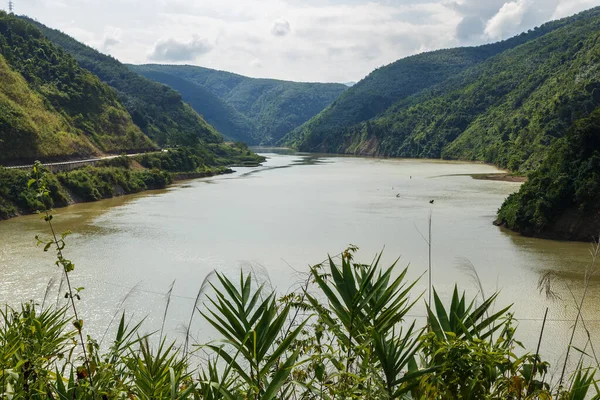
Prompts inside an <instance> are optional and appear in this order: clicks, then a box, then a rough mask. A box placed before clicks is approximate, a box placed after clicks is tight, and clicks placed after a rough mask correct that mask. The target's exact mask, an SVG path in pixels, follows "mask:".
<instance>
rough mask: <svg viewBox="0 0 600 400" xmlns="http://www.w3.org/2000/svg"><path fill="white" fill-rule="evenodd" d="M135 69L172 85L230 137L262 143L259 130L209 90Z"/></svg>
mask: <svg viewBox="0 0 600 400" xmlns="http://www.w3.org/2000/svg"><path fill="white" fill-rule="evenodd" d="M132 69H133V70H134V71H135V72H137V73H138V74H140V75H142V76H145V77H146V78H148V79H152V80H153V81H156V82H160V83H162V84H164V85H167V86H170V87H171V88H173V89H175V90H176V91H178V92H179V93H181V96H182V98H183V100H184V101H185V102H186V103H188V104H189V105H190V106H192V108H193V109H194V110H195V111H196V112H197V113H198V114H200V115H202V117H203V118H204V119H205V120H206V122H208V123H209V124H211V125H212V126H214V127H215V128H217V130H218V131H219V132H221V133H222V134H223V135H225V136H226V137H227V138H229V139H231V140H235V141H241V142H245V143H250V144H253V143H257V142H259V141H260V140H259V139H258V138H257V137H255V135H256V128H255V127H254V125H253V123H252V122H251V121H250V120H249V119H248V118H247V117H246V116H244V115H243V114H241V113H239V112H238V111H236V110H235V109H234V108H233V107H232V106H230V105H229V104H227V103H226V102H225V101H223V100H221V99H220V98H219V97H217V96H216V95H214V94H213V93H212V92H210V91H209V90H208V89H205V88H203V87H201V86H199V85H196V84H194V83H192V82H190V81H187V80H185V79H182V78H179V77H177V76H175V75H171V74H167V73H164V72H159V71H154V70H153V69H151V68H145V67H144V66H140V67H135V68H132Z"/></svg>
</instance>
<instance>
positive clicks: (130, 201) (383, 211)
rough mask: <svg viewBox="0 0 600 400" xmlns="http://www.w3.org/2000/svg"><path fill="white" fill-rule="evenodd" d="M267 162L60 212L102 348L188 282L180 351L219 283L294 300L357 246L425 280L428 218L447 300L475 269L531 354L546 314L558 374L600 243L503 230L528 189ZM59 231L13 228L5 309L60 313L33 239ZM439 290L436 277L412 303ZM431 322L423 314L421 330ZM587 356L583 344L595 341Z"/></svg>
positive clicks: (336, 164) (7, 245)
mask: <svg viewBox="0 0 600 400" xmlns="http://www.w3.org/2000/svg"><path fill="white" fill-rule="evenodd" d="M265 155H267V156H268V157H269V158H268V160H267V162H266V163H265V164H264V165H263V166H261V167H256V168H236V172H235V173H234V174H231V175H225V176H218V177H213V178H207V179H200V180H192V181H186V182H180V183H178V184H176V185H173V186H172V187H170V188H168V189H166V190H162V191H154V192H146V193H142V194H138V195H133V196H124V197H120V198H115V199H110V200H106V201H100V202H96V203H88V204H77V205H74V206H71V207H67V208H64V209H60V210H57V211H56V218H55V224H56V228H57V229H58V231H61V232H62V231H65V230H70V231H72V232H73V234H72V235H71V236H69V237H68V239H67V242H68V245H67V248H66V249H65V254H66V256H67V258H69V259H71V260H72V261H73V262H74V263H75V265H76V270H75V272H74V273H73V275H72V279H73V280H74V282H75V286H84V287H85V290H84V291H83V293H82V298H83V299H82V301H81V302H80V307H81V310H82V314H83V318H84V319H85V321H86V329H88V330H89V332H90V333H93V334H94V335H96V336H97V337H98V336H102V335H103V333H104V330H105V327H106V326H107V324H108V323H109V321H110V320H111V319H112V318H113V315H115V313H116V312H119V308H120V307H119V305H120V303H121V301H122V300H123V298H124V296H126V297H127V298H126V300H125V301H124V303H123V304H124V305H123V308H124V309H126V311H127V315H128V316H129V317H131V318H133V319H140V318H143V317H146V316H147V319H146V322H145V324H144V329H145V331H148V332H150V331H154V330H157V329H160V324H161V322H162V316H163V313H164V307H165V303H166V296H165V294H166V292H167V291H168V290H169V287H170V285H171V284H172V282H175V284H174V290H173V296H172V300H171V304H170V308H169V311H168V315H167V320H166V326H167V327H168V334H169V335H170V336H172V337H174V338H181V337H182V332H183V331H184V330H185V326H186V325H187V323H188V321H189V318H190V313H191V311H192V309H193V304H194V301H195V298H196V295H197V292H198V289H199V287H200V286H201V285H202V283H203V281H204V279H205V278H206V277H207V276H209V275H210V274H211V271H213V270H217V271H220V272H224V273H226V274H229V275H230V276H232V277H236V276H237V275H238V274H239V270H240V268H243V269H244V270H246V271H249V270H252V271H254V272H256V274H257V276H258V277H259V279H264V280H268V281H270V284H271V285H272V286H273V287H274V288H277V290H278V291H279V292H280V293H285V292H287V291H289V290H292V289H294V288H296V287H297V285H298V284H299V282H301V281H302V280H303V279H304V278H305V276H306V275H305V274H306V272H307V271H308V268H307V266H308V265H309V264H316V263H318V262H321V261H323V260H324V259H325V258H326V257H327V254H328V253H329V254H332V255H334V254H337V253H339V252H340V251H342V250H344V249H345V248H346V247H347V246H348V245H349V244H354V245H357V246H359V247H360V252H359V253H358V256H357V257H358V259H359V260H361V261H364V262H370V261H371V260H372V259H373V257H374V256H375V255H376V254H377V253H378V252H380V251H382V250H384V256H383V262H384V263H385V264H389V263H392V262H393V261H395V260H396V259H397V258H398V257H401V258H400V260H399V261H398V267H399V270H400V268H403V267H405V266H407V265H410V268H409V277H410V279H417V278H419V277H420V276H421V275H422V274H423V273H424V272H426V270H427V265H428V256H427V254H428V249H427V243H426V241H425V238H424V236H426V235H427V230H428V219H429V216H430V215H431V218H432V232H433V235H432V248H433V258H432V260H433V268H432V274H433V283H434V286H435V287H436V288H437V290H438V292H439V293H440V295H441V297H442V298H444V299H448V298H449V297H450V295H451V292H452V289H453V286H454V283H455V282H456V283H458V284H459V286H460V288H461V289H462V290H466V291H467V293H468V295H469V296H470V297H474V296H476V295H478V290H479V289H478V287H477V285H476V284H475V283H474V281H473V279H472V276H471V274H470V273H469V272H468V271H467V270H466V269H465V268H464V266H465V265H466V264H468V263H471V264H472V265H473V266H474V267H475V269H476V271H477V273H478V275H479V278H480V280H481V282H482V284H483V289H484V292H485V295H490V294H492V293H494V292H495V291H497V290H499V291H500V296H499V302H498V306H497V307H498V308H499V307H500V306H504V305H508V304H514V307H513V311H514V313H515V317H516V319H517V320H519V321H520V322H519V327H518V331H517V337H518V338H519V339H520V340H522V341H523V343H524V344H525V346H526V347H527V349H530V350H531V351H534V350H535V346H536V344H537V340H538V336H539V331H540V329H541V324H542V322H541V319H542V318H543V315H544V311H545V309H546V307H549V308H550V312H549V316H548V318H549V321H548V323H547V327H546V331H545V336H544V338H543V342H542V354H543V356H544V357H545V358H546V359H547V360H549V361H550V362H552V364H553V368H552V370H551V373H555V371H556V369H557V368H559V366H558V361H559V360H560V359H561V357H564V353H565V351H566V343H567V341H568V335H569V329H570V327H571V326H572V324H573V322H572V320H574V318H575V315H576V309H575V307H574V301H573V298H572V295H571V291H572V292H573V295H574V296H575V297H577V298H579V297H580V295H581V293H582V292H583V286H584V285H583V284H584V282H583V279H584V271H585V268H586V266H588V265H589V264H590V261H591V258H590V255H589V249H590V245H588V244H586V243H567V242H554V241H546V240H539V239H532V238H525V237H522V236H519V235H516V234H514V233H512V232H508V231H506V230H503V229H501V228H498V227H495V226H494V225H493V224H492V222H493V220H494V217H495V214H496V211H497V209H498V208H499V207H500V205H501V204H502V201H503V200H504V199H505V198H506V196H508V195H509V194H510V193H513V192H514V191H516V190H518V188H519V185H520V183H518V182H502V181H490V180H476V179H473V178H472V177H471V176H469V175H473V174H494V173H498V172H501V171H499V170H497V169H496V168H494V167H492V166H489V165H482V164H470V163H460V162H443V161H431V160H405V159H374V158H356V157H335V156H330V155H310V154H289V153H287V154H276V153H267V154H265ZM431 200H433V204H432V203H431ZM47 233H48V231H47V229H46V226H45V224H44V222H43V221H42V220H40V218H39V216H35V215H33V216H26V217H19V218H15V219H12V220H8V221H3V222H1V223H0V243H2V245H1V248H0V278H1V279H0V301H2V302H4V303H9V304H12V305H15V304H18V303H19V302H21V301H24V300H29V299H33V300H35V301H38V302H42V301H43V300H42V299H43V298H44V293H45V292H46V291H47V293H48V295H47V296H46V303H47V304H49V303H52V304H54V303H56V302H57V299H58V301H59V303H60V302H61V301H62V300H61V297H62V296H61V295H60V294H61V293H63V294H64V290H63V292H59V288H58V286H59V281H60V274H59V271H58V269H57V268H56V267H55V266H54V264H53V262H54V258H53V256H54V254H51V253H44V252H43V251H42V248H40V247H36V241H35V239H34V237H35V235H38V234H40V235H47ZM547 271H554V272H555V273H556V278H555V279H554V281H553V289H554V290H555V291H556V292H557V294H558V295H559V296H560V299H556V300H548V299H547V298H546V297H545V295H544V294H540V293H539V291H538V289H537V285H538V280H539V279H540V277H541V276H542V275H543V274H544V273H545V272H547ZM51 279H54V282H53V283H52V284H51V285H48V284H49V282H50V280H51ZM47 289H48V290H47ZM426 290H427V282H426V279H424V278H423V279H421V280H420V281H419V283H418V284H417V286H416V289H415V291H414V293H415V296H416V295H418V294H420V293H422V292H425V291H426ZM424 297H426V296H424ZM599 310H600V280H593V281H592V284H591V287H590V289H589V293H588V298H587V299H586V302H585V304H584V310H583V315H584V317H585V323H586V326H587V328H588V329H589V330H590V332H591V334H592V337H593V338H594V339H595V340H594V343H595V344H599V342H600V341H599V340H598V338H599V337H600V320H599V319H598V318H597V317H596V315H597V314H598V311H599ZM423 315H424V312H423V307H422V302H420V303H419V305H418V306H417V307H416V308H415V309H414V310H413V312H412V313H411V317H410V318H417V319H420V320H423ZM192 333H193V336H194V338H195V339H196V340H197V341H199V342H206V341H208V340H210V339H211V338H212V332H211V330H210V329H208V328H207V326H206V324H205V323H203V321H202V318H201V316H200V315H199V314H196V315H195V316H194V324H193V329H192ZM575 343H576V345H577V346H578V347H580V348H583V347H584V346H585V339H584V335H583V333H582V332H580V333H579V334H578V335H577V337H576V342H575ZM577 357H579V354H576V355H574V356H573V358H577Z"/></svg>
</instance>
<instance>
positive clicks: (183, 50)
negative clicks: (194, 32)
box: [148, 36, 213, 62]
mask: <svg viewBox="0 0 600 400" xmlns="http://www.w3.org/2000/svg"><path fill="white" fill-rule="evenodd" d="M212 48H213V46H212V45H211V44H210V43H209V42H208V40H206V39H203V38H200V37H198V36H194V37H193V38H192V39H191V40H189V41H178V40H176V39H173V38H169V39H161V40H159V41H158V42H156V44H155V45H154V49H153V50H152V53H150V55H149V56H148V58H149V59H150V60H153V61H173V62H178V61H194V60H195V59H196V58H197V57H198V56H201V55H203V54H206V53H208V52H209V51H211V50H212Z"/></svg>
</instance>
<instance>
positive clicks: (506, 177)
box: [469, 172, 527, 183]
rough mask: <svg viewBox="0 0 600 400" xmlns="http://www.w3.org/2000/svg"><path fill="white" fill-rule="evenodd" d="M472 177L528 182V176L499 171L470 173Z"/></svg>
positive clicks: (484, 179)
mask: <svg viewBox="0 0 600 400" xmlns="http://www.w3.org/2000/svg"><path fill="white" fill-rule="evenodd" d="M469 176H470V177H471V178H473V179H476V180H481V181H498V182H515V183H525V182H527V177H526V176H520V175H512V174H510V173H509V172H498V173H492V174H470V175H469Z"/></svg>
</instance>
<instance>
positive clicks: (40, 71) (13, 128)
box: [0, 11, 155, 163]
mask: <svg viewBox="0 0 600 400" xmlns="http://www.w3.org/2000/svg"><path fill="white" fill-rule="evenodd" d="M0 82H1V83H0V162H3V163H5V162H24V161H25V162H31V161H33V160H34V159H36V158H40V159H46V160H50V159H58V158H62V159H64V158H65V157H81V156H89V155H92V154H98V153H100V152H101V151H102V152H115V151H139V150H149V149H153V148H155V145H154V144H153V143H152V142H151V141H150V140H149V139H148V138H147V137H146V136H145V135H144V134H143V133H142V132H141V131H140V130H139V128H138V127H136V126H135V125H134V124H133V122H132V120H131V117H130V116H129V114H128V113H127V111H126V110H125V109H124V108H123V107H122V106H121V104H120V103H119V101H118V99H117V95H116V93H115V92H114V91H113V90H112V89H111V88H110V87H108V86H107V85H104V84H103V83H101V82H100V80H99V79H98V78H96V77H95V76H93V75H92V74H91V73H89V72H88V71H86V70H84V69H82V68H80V67H79V66H77V63H76V61H75V60H74V59H73V58H72V57H71V56H70V55H69V54H67V53H65V52H64V51H63V50H61V49H59V48H57V47H55V46H54V45H53V44H52V43H51V42H50V41H48V40H47V39H45V38H44V37H43V35H42V34H41V32H40V31H39V30H38V29H37V28H35V27H34V26H32V25H31V24H29V23H27V22H25V21H22V20H20V19H18V18H16V17H14V16H12V15H7V14H6V13H4V12H1V11H0Z"/></svg>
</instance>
